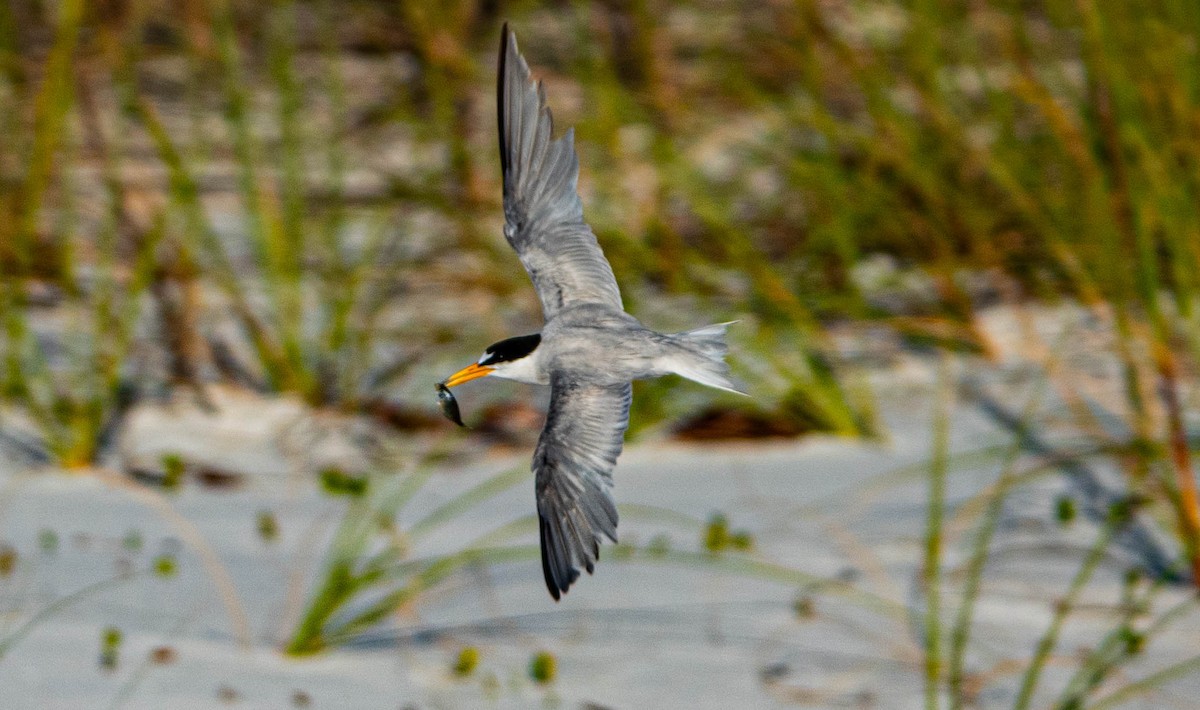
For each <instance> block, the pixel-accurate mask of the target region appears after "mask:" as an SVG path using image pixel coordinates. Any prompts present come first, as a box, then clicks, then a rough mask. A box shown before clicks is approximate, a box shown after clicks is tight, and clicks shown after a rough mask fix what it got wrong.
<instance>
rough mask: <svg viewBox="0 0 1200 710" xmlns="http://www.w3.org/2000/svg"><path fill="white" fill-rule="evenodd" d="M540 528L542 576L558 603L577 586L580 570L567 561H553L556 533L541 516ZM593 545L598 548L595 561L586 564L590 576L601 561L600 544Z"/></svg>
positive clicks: (539, 517) (594, 542)
mask: <svg viewBox="0 0 1200 710" xmlns="http://www.w3.org/2000/svg"><path fill="white" fill-rule="evenodd" d="M538 528H539V530H540V532H541V543H542V545H541V547H542V576H543V577H544V578H545V580H546V589H547V590H549V592H550V596H551V597H553V598H554V601H556V602H557V601H559V600H560V599H562V595H564V594H566V593H567V592H568V591H569V590H570V589H571V585H572V584H575V582H576V581H577V580H578V579H579V570H577V569H575V568H574V567H573V566H572V565H571V563H570V561H569V560H568V561H565V563H564V561H563V560H551V556H552V552H551V548H552V542H551V538H552V537H553V536H554V534H555V533H554V529H553V526H552V525H551V524H550V522H549V521H547V520H546V517H545V516H543V515H540V514H539V515H538ZM593 544H594V545H595V548H596V559H595V561H592V560H588V561H587V562H586V563H585V564H586V565H587V573H588V574H592V572H593V571H594V570H595V562H598V561H599V560H600V543H599V542H597V541H593Z"/></svg>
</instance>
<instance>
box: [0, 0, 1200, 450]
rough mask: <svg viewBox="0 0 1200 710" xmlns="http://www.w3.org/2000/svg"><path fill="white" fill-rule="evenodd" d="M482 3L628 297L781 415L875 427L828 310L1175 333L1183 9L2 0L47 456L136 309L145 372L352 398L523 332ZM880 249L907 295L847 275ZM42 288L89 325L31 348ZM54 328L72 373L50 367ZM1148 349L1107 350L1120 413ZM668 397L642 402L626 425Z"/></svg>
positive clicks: (112, 387) (12, 172)
mask: <svg viewBox="0 0 1200 710" xmlns="http://www.w3.org/2000/svg"><path fill="white" fill-rule="evenodd" d="M502 18H507V19H510V20H511V21H512V22H513V25H514V28H515V29H516V31H517V32H518V35H519V37H520V38H521V41H522V46H523V47H524V49H525V51H526V54H527V55H528V56H529V58H530V61H531V62H532V64H533V65H534V66H535V72H536V73H537V74H538V75H539V76H541V77H543V78H544V79H545V81H546V83H547V86H548V89H549V91H548V94H549V96H550V103H551V105H552V106H553V108H554V109H555V111H556V115H557V116H558V117H559V124H560V128H561V127H562V126H564V125H568V124H574V125H575V126H576V127H577V129H578V132H577V136H578V148H579V151H580V153H581V164H582V170H583V175H582V179H581V190H582V191H583V193H584V201H585V205H586V211H587V216H588V219H589V220H590V221H591V222H592V224H593V225H594V227H595V231H596V233H597V235H598V236H599V239H600V241H601V243H602V245H603V246H604V248H605V251H606V253H607V254H608V256H609V257H610V259H611V261H612V262H613V264H614V268H615V271H616V273H617V275H618V278H619V279H620V280H621V283H622V287H623V289H624V292H625V294H626V298H627V302H628V305H629V307H630V309H631V310H632V311H633V312H634V313H635V314H639V315H643V316H644V317H647V318H648V319H650V320H651V323H652V324H654V325H660V326H661V325H663V324H660V323H657V322H655V319H656V318H660V317H663V315H662V314H661V313H659V312H657V311H656V310H655V305H656V304H658V303H660V302H663V303H668V304H669V303H674V302H676V301H679V302H680V303H681V304H683V305H682V306H681V307H680V308H678V309H674V310H675V311H676V313H674V314H673V315H672V316H670V317H673V318H680V319H681V320H680V322H679V323H678V324H675V323H667V324H666V326H667V327H671V326H675V325H678V326H680V327H683V326H688V325H694V322H695V318H694V316H692V317H688V318H686V319H685V318H684V317H683V315H682V314H684V313H691V314H695V313H698V312H710V311H717V312H720V313H722V314H735V315H741V316H743V317H744V318H745V319H746V321H747V322H746V324H745V325H744V327H743V328H742V330H743V331H744V333H743V334H735V337H738V338H740V339H741V340H742V342H740V343H739V347H740V349H741V350H743V351H744V352H745V356H744V357H743V358H742V359H743V360H744V361H745V362H743V363H742V370H743V371H744V372H745V374H746V375H747V376H748V378H749V379H751V380H752V381H753V383H754V388H755V394H756V396H758V397H759V399H760V404H759V405H757V406H760V407H764V408H766V409H767V410H769V411H770V412H771V413H772V414H773V415H774V416H776V417H777V418H779V419H780V420H786V421H791V422H795V423H796V424H795V426H796V427H797V428H799V429H802V430H808V429H811V428H816V429H819V430H827V431H834V432H841V433H858V434H861V433H866V432H870V431H873V429H874V422H873V414H872V408H871V404H870V398H869V394H868V393H867V392H866V391H865V389H864V387H863V386H862V383H861V382H859V378H858V377H857V376H856V374H855V373H854V371H853V370H852V369H850V368H848V367H847V366H846V365H845V364H844V363H842V362H841V360H840V358H839V357H838V353H837V351H836V348H835V347H834V346H833V344H832V343H831V341H830V338H829V336H828V334H827V327H828V325H829V324H830V323H834V322H850V323H857V324H876V323H883V324H885V325H888V326H890V327H891V328H892V329H893V330H894V332H895V333H897V334H898V335H900V336H901V337H903V338H906V339H909V340H910V341H911V342H913V343H914V344H921V345H930V344H932V345H941V346H945V347H949V348H952V349H963V348H966V349H967V350H973V351H977V352H986V351H987V343H986V342H985V341H983V339H982V338H981V337H980V336H979V334H978V332H977V330H976V328H975V325H974V319H973V314H974V311H975V309H976V308H977V307H978V306H979V305H980V304H981V303H982V302H985V301H986V300H987V299H988V298H989V297H992V296H993V295H994V294H995V292H996V291H997V290H1001V291H1003V292H1004V293H1008V294H1010V295H1014V296H1020V295H1022V294H1024V295H1030V294H1032V295H1036V296H1040V297H1058V296H1061V295H1064V294H1065V295H1068V296H1071V297H1074V298H1079V299H1082V300H1083V301H1085V302H1087V303H1090V304H1093V305H1098V304H1107V305H1108V306H1111V308H1112V316H1113V318H1114V320H1115V322H1116V324H1117V326H1118V327H1119V328H1120V329H1121V330H1122V332H1123V333H1124V334H1125V335H1126V336H1127V337H1128V338H1142V337H1144V338H1145V339H1147V340H1148V341H1150V342H1154V343H1168V344H1174V343H1175V341H1176V340H1177V339H1178V340H1182V341H1183V342H1184V343H1185V344H1186V346H1187V350H1188V352H1189V353H1190V354H1193V355H1194V352H1195V348H1196V345H1197V343H1200V338H1198V337H1197V332H1198V329H1197V327H1196V324H1197V318H1196V316H1195V314H1194V308H1193V296H1194V294H1195V293H1196V289H1197V286H1198V285H1200V248H1198V247H1197V244H1200V234H1198V233H1197V230H1200V226H1197V225H1200V219H1198V218H1200V215H1198V214H1197V210H1200V207H1198V205H1200V200H1198V199H1197V198H1200V194H1198V189H1200V177H1198V175H1200V171H1197V169H1196V167H1197V165H1196V161H1197V156H1198V155H1200V128H1198V121H1197V110H1198V109H1197V107H1198V105H1200V101H1198V98H1200V97H1198V95H1197V94H1198V92H1200V70H1197V64H1198V63H1197V61H1196V59H1197V57H1196V38H1197V35H1198V31H1200V10H1197V9H1196V7H1195V6H1194V4H1193V3H1186V2H1167V1H1163V2H1156V3H1149V4H1146V5H1145V6H1144V7H1140V8H1138V9H1137V10H1136V11H1135V10H1133V9H1131V8H1128V7H1124V6H1121V5H1119V4H1113V3H1090V2H1084V3H1079V2H1075V1H1074V0H1070V1H1068V0H1043V1H1042V2H1036V3H1024V2H1023V3H1017V2H999V3H976V4H967V3H930V2H851V1H849V0H843V1H836V2H816V1H815V0H801V1H800V2H795V3H785V2H770V3H713V2H704V1H692V2H682V3H657V2H652V1H650V0H625V1H616V0H610V1H607V2H596V3H579V4H569V5H562V4H557V3H550V4H540V3H532V2H519V3H513V4H510V5H504V6H501V5H500V4H498V3H492V2H478V1H477V2H472V1H469V0H447V1H445V2H441V3H437V4H434V5H431V4H429V3H423V2H407V1H401V2H366V1H355V2H345V3H338V2H333V0H323V1H322V0H316V1H314V2H289V1H284V0H277V1H276V2H271V3H268V4H266V5H262V4H260V3H251V2H243V1H238V0H231V1H229V2H217V1H216V0H211V1H210V0H188V1H187V2H181V3H167V2H162V1H161V0H129V1H128V2H96V3H83V2H81V0H71V1H67V2H61V3H52V4H51V3H42V2H36V1H34V0H13V1H12V2H9V3H6V4H5V5H4V7H3V8H0V94H2V95H4V96H6V97H7V100H5V101H3V102H0V103H2V106H0V125H3V127H4V134H5V135H6V140H5V141H4V142H3V143H2V144H0V186H2V187H3V189H2V191H0V283H2V284H3V286H2V289H3V294H2V295H3V302H2V303H0V307H3V310H4V314H5V315H4V321H5V324H6V326H5V337H4V341H3V348H4V351H3V358H4V370H3V382H2V383H0V384H3V386H4V392H5V393H7V395H8V396H9V398H10V400H11V401H15V402H18V403H20V404H21V405H22V407H23V408H24V409H25V410H26V413H32V415H33V418H34V419H35V420H36V425H37V428H38V429H39V431H41V432H43V438H44V440H45V442H44V446H43V448H45V449H46V450H47V451H48V453H49V454H50V455H51V457H53V458H57V459H59V460H61V461H64V462H68V463H87V462H89V461H90V460H92V459H94V458H95V456H96V453H97V449H98V447H99V445H100V444H102V443H103V436H102V433H103V431H104V430H105V427H106V425H107V422H108V421H109V420H110V419H111V418H112V417H113V416H114V414H116V413H119V411H120V407H119V406H118V401H119V397H118V394H117V393H118V391H119V388H120V387H119V386H120V382H121V380H122V379H130V378H136V379H137V380H139V381H141V382H145V381H146V380H147V375H146V372H145V370H146V369H147V368H148V367H149V365H147V364H146V363H143V362H135V361H136V360H137V358H136V357H135V355H136V354H137V349H136V347H135V346H136V345H138V344H139V335H140V332H141V331H139V330H138V329H137V328H136V327H135V324H137V323H139V322H143V321H146V320H150V321H153V322H154V323H155V325H156V327H155V328H153V329H152V332H153V334H154V337H152V338H151V344H152V345H153V346H154V347H156V348H158V349H159V350H162V351H164V353H163V354H164V357H162V358H160V360H161V361H163V362H165V363H166V365H165V367H164V366H163V365H162V362H159V363H158V364H159V370H160V372H159V373H158V374H159V375H160V379H162V380H164V381H165V382H166V383H167V384H187V385H191V386H194V387H197V388H202V385H203V383H204V382H206V381H210V380H211V379H212V378H213V377H216V376H223V377H226V378H231V379H235V380H237V381H239V382H242V383H243V384H247V385H250V386H254V387H258V388H261V389H265V390H272V391H286V392H295V393H297V394H300V395H301V396H303V397H304V398H305V399H307V400H308V401H310V402H311V403H313V404H316V405H322V406H335V407H339V408H342V409H345V410H348V411H370V410H371V404H372V403H373V402H375V401H377V400H378V399H380V398H381V397H384V396H387V395H388V393H389V392H392V391H393V390H392V389H391V385H393V384H395V383H396V382H397V381H402V380H403V377H404V375H405V374H406V373H408V372H409V371H410V370H411V368H412V367H413V365H414V364H415V363H418V362H420V361H421V359H422V358H427V357H428V356H429V353H430V352H432V351H433V349H434V348H437V347H444V345H443V344H444V343H447V341H453V344H454V345H455V346H457V347H463V348H464V349H465V350H468V351H469V350H473V349H475V348H474V347H470V348H468V347H466V346H465V345H464V344H463V341H464V340H468V341H471V342H470V345H472V346H477V345H478V344H479V343H483V342H488V341H490V340H491V339H495V338H497V337H500V336H503V335H508V334H510V331H511V330H512V329H513V328H514V324H520V325H518V326H516V327H528V325H529V324H533V323H536V319H537V309H536V301H535V300H534V299H533V297H532V293H531V292H530V290H529V288H528V285H527V281H526V279H525V276H524V274H523V272H522V271H521V270H520V268H519V267H518V266H517V264H516V261H515V259H513V256H512V254H510V253H509V252H508V250H507V247H506V245H504V243H503V241H502V240H501V239H500V238H499V236H498V234H499V230H498V226H499V221H500V210H499V197H500V189H499V170H498V167H497V161H496V155H495V153H496V149H495V146H494V140H495V139H494V129H493V126H494V120H495V119H494V116H493V115H492V111H493V109H492V106H493V101H492V97H491V92H492V90H493V88H492V87H493V79H492V75H493V72H494V67H493V64H494V53H495V48H494V47H495V42H496V34H497V32H496V30H497V27H498V25H499V23H500V21H501V19H502ZM880 254H883V255H887V256H888V258H889V259H891V261H890V262H888V263H890V264H892V266H891V267H889V268H891V269H892V272H895V271H896V270H897V269H899V270H901V271H903V270H906V269H918V270H920V271H921V272H922V273H923V274H925V276H926V277H927V278H928V280H929V288H930V293H929V294H928V297H926V298H923V299H919V302H918V303H913V302H911V301H907V302H906V301H904V299H900V302H897V299H896V298H894V297H892V296H894V294H893V293H891V292H890V291H889V287H888V285H887V284H886V283H884V282H880V281H879V280H878V279H876V282H871V280H870V279H867V278H864V276H863V270H862V265H863V264H864V263H865V259H866V257H868V256H871V255H880ZM885 271H887V269H885ZM972 274H983V275H991V276H990V277H989V279H988V280H987V283H988V284H989V285H988V286H987V287H986V288H983V289H982V290H981V289H980V288H978V287H976V286H972V284H973V283H976V281H973V280H972V278H970V277H971V275H972ZM884 281H886V278H885V279H884ZM143 292H145V293H148V295H149V296H150V298H149V299H145V298H142V297H141V295H142V294H143ZM37 294H49V296H43V297H44V298H50V299H51V300H55V301H57V302H62V301H66V302H69V303H71V304H73V305H74V306H75V308H73V311H77V312H78V316H77V319H76V320H77V321H78V323H77V325H78V327H74V328H72V330H73V331H74V332H75V333H77V334H80V335H81V336H82V334H84V333H86V334H87V335H86V336H82V337H80V338H79V340H80V341H81V342H79V343H75V342H71V343H69V344H67V343H63V344H59V345H47V343H48V342H49V341H48V340H47V338H49V337H50V334H47V333H45V332H39V328H38V322H37V321H38V320H39V314H40V311H39V310H38V308H37V304H36V301H37V298H38V296H37ZM447 295H451V296H454V297H455V298H456V299H457V300H456V302H455V304H454V305H453V306H450V305H448V304H447V300H446V298H447ZM147 300H149V301H150V302H151V303H152V305H153V308H152V309H149V310H150V312H149V313H147V312H146V310H147V309H146V308H144V306H145V305H146V301H147ZM496 303H505V304H511V305H505V307H503V308H501V309H499V311H498V310H497V309H496V308H495V304H496ZM697 306H698V307H697ZM143 330H145V329H143ZM480 330H481V331H484V332H482V333H479V332H476V331H480ZM64 340H65V337H64ZM47 348H49V351H47ZM59 348H61V349H62V350H64V351H65V353H67V354H69V355H70V356H71V357H70V358H68V359H67V364H66V365H61V366H58V365H56V367H66V369H67V370H68V371H70V372H71V373H73V374H74V376H73V377H72V378H66V379H64V378H61V377H57V376H50V375H48V374H47V373H46V372H45V366H44V364H45V362H46V361H54V360H58V359H61V358H56V357H55V356H56V355H57V354H58V350H59ZM1131 350H1132V348H1131ZM1159 360H1160V362H1157V363H1150V364H1149V370H1148V371H1147V364H1146V363H1139V362H1135V361H1134V358H1133V357H1132V356H1128V357H1126V370H1127V372H1126V377H1127V379H1128V382H1129V389H1130V403H1131V405H1130V406H1131V407H1132V408H1133V409H1134V410H1135V414H1136V409H1137V408H1138V407H1139V406H1142V400H1144V399H1145V397H1146V396H1147V395H1146V392H1145V389H1146V386H1147V384H1146V380H1147V379H1148V378H1149V379H1150V380H1153V379H1154V378H1155V377H1156V373H1162V372H1165V373H1168V374H1170V373H1171V372H1173V371H1174V366H1173V363H1172V362H1170V361H1169V360H1170V358H1169V357H1166V356H1163V357H1160V358H1159ZM670 386H671V385H670V384H662V385H655V386H653V387H652V389H655V392H654V393H653V394H654V395H657V394H659V390H660V389H661V388H666V387H670ZM664 406H665V405H663V404H662V403H661V398H660V397H657V396H645V397H639V398H638V403H637V407H638V410H637V411H635V416H634V427H635V429H636V428H637V427H639V426H641V425H643V424H645V423H647V422H652V421H655V420H659V419H661V418H662V417H664V416H670V414H671V412H670V411H669V410H666V409H664ZM1146 433H1147V435H1148V434H1149V432H1146Z"/></svg>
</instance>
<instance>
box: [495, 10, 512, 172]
mask: <svg viewBox="0 0 1200 710" xmlns="http://www.w3.org/2000/svg"><path fill="white" fill-rule="evenodd" d="M510 34H511V33H510V31H509V29H508V21H507V20H505V22H504V24H503V25H502V26H501V27H500V57H499V59H498V60H497V61H496V127H497V128H498V129H499V133H500V175H501V177H504V178H507V177H508V146H507V145H505V141H504V130H505V129H504V77H505V75H506V74H507V73H508V38H509V35H510Z"/></svg>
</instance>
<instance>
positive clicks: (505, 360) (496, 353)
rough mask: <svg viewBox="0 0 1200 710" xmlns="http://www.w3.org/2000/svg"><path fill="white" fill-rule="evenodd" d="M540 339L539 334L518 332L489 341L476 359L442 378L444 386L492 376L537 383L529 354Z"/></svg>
mask: <svg viewBox="0 0 1200 710" xmlns="http://www.w3.org/2000/svg"><path fill="white" fill-rule="evenodd" d="M541 342H542V336H541V334H540V333H534V334H533V335H518V336H517V337H515V338H506V339H504V340H501V341H500V342H498V343H492V344H491V345H489V346H488V347H487V350H484V351H483V355H481V356H480V357H479V361H478V362H476V363H474V364H472V365H468V366H466V367H464V368H463V369H461V370H459V371H458V372H456V373H454V374H453V375H450V377H448V378H446V382H445V385H446V386H447V387H457V386H458V385H461V384H462V383H464V382H470V381H471V380H475V379H478V378H480V377H487V376H488V375H494V376H496V377H501V378H503V379H506V380H516V381H517V382H531V383H535V384H536V383H537V382H538V381H539V380H538V375H537V371H536V368H535V367H534V364H533V357H532V355H533V353H534V352H535V351H537V347H538V345H540V344H541Z"/></svg>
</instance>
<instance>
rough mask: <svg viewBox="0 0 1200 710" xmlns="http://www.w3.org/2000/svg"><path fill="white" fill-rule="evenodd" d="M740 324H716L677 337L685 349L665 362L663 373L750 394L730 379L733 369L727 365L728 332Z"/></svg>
mask: <svg viewBox="0 0 1200 710" xmlns="http://www.w3.org/2000/svg"><path fill="white" fill-rule="evenodd" d="M736 322H737V321H730V322H728V323H716V324H714V325H706V326H704V327H703V328H696V329H695V330H689V331H685V332H683V333H676V334H675V335H674V338H675V340H676V342H678V343H679V345H680V346H681V347H680V348H679V349H678V350H677V351H676V352H674V353H671V354H670V355H668V356H667V357H666V358H664V359H663V361H662V366H663V369H665V370H667V371H668V372H673V373H675V374H676V375H679V376H680V377H686V378H687V379H689V380H691V381H693V382H699V383H700V384H702V385H707V386H708V387H715V388H716V389H719V390H725V391H726V392H734V393H736V394H741V395H744V394H746V393H745V392H743V391H741V390H740V389H738V388H737V385H736V384H734V382H733V380H731V379H729V365H727V364H725V355H726V354H727V353H728V352H729V346H728V345H727V344H726V343H725V329H726V328H728V327H729V326H731V325H733V324H734V323H736Z"/></svg>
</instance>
